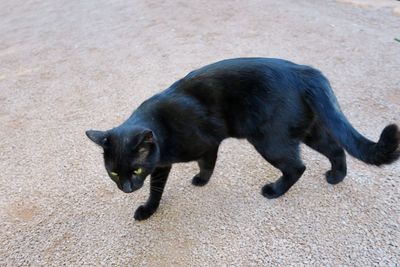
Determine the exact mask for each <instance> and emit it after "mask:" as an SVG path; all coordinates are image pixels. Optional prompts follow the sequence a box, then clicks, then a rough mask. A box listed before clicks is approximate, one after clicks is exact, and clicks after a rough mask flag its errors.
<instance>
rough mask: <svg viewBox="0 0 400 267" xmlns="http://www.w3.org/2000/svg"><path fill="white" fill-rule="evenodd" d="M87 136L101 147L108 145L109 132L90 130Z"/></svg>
mask: <svg viewBox="0 0 400 267" xmlns="http://www.w3.org/2000/svg"><path fill="white" fill-rule="evenodd" d="M86 135H87V137H89V139H90V140H92V141H93V142H94V143H96V144H98V145H99V146H102V147H105V145H106V143H107V137H108V134H107V132H102V131H95V130H89V131H86Z"/></svg>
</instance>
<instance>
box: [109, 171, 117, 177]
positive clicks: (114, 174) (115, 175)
mask: <svg viewBox="0 0 400 267" xmlns="http://www.w3.org/2000/svg"><path fill="white" fill-rule="evenodd" d="M110 174H111V176H113V177H117V176H118V173H116V172H110Z"/></svg>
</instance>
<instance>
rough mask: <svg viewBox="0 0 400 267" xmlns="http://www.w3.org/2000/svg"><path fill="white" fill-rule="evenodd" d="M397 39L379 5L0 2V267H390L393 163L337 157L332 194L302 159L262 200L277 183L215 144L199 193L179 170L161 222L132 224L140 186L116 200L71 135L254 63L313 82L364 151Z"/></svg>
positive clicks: (319, 160) (397, 234) (251, 158)
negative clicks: (304, 69) (302, 72)
mask: <svg viewBox="0 0 400 267" xmlns="http://www.w3.org/2000/svg"><path fill="white" fill-rule="evenodd" d="M283 3H284V4H283ZM399 30H400V19H399V17H397V16H395V15H394V14H393V7H390V8H389V7H388V8H385V7H374V8H369V7H368V6H367V7H365V8H360V7H358V6H354V5H348V4H345V3H337V2H335V1H322V0H321V1H316V0H302V1H299V0H296V1H294V0H293V1H292V0H288V1H273V0H250V1H229V2H228V1H226V2H223V1H206V0H202V1H200V0H199V1H190V2H189V1H176V2H174V3H173V4H172V1H158V0H147V1H118V0H116V1H103V0H98V1H92V0H85V1H52V0H47V1H46V0H45V1H36V0H30V1H21V0H16V1H5V0H3V1H0V125H1V131H0V140H1V142H0V170H1V172H0V242H1V243H0V244H1V245H0V266H27V265H32V266H40V265H45V266H60V265H62V264H64V265H70V266H82V265H85V266H89V265H106V266H228V265H229V266H263V265H264V266H268V265H269V266H287V265H293V266H294V265H295V266H299V265H314V266H321V265H325V266H338V265H356V266H371V265H381V266H398V265H399V263H400V248H399V246H400V208H399V200H400V191H399V188H400V187H399V180H400V178H399V173H400V164H399V163H396V164H394V165H391V166H387V167H383V168H375V167H370V166H366V165H364V164H362V163H360V162H358V161H356V160H354V159H350V158H349V160H348V165H349V173H348V176H347V179H345V181H344V182H343V183H341V184H339V185H337V186H331V185H329V184H327V183H326V182H325V180H324V178H323V173H324V172H325V171H326V170H327V169H328V168H329V164H328V161H327V160H326V159H325V158H324V157H322V156H321V155H319V154H317V153H316V152H313V151H311V150H310V149H308V148H306V147H304V148H303V158H304V161H305V163H306V165H307V167H308V169H307V170H306V172H305V174H304V175H303V177H302V179H301V180H300V181H299V182H298V183H297V184H296V185H295V186H294V187H293V188H292V189H291V190H290V191H289V192H288V193H287V194H286V195H285V196H284V197H282V198H279V199H277V200H267V199H265V198H263V197H262V196H261V194H260V193H259V192H260V188H261V186H262V185H263V184H264V183H266V182H268V181H274V180H275V179H276V178H277V177H278V175H279V173H278V171H277V170H275V169H274V168H273V167H271V166H270V165H269V164H267V163H266V162H265V161H264V160H263V159H261V157H260V156H259V155H258V154H257V153H256V152H255V150H254V149H253V148H252V147H251V146H250V145H249V144H247V143H246V142H245V141H238V140H234V139H229V140H226V141H225V142H224V143H223V145H222V148H221V150H220V153H219V160H218V163H217V167H216V171H215V174H214V176H213V178H212V180H211V182H210V183H209V185H207V186H206V187H204V188H195V187H193V186H192V185H191V184H190V178H191V177H192V176H193V175H194V174H195V173H196V171H197V167H196V164H194V163H188V164H178V165H176V166H174V168H173V171H172V173H171V176H170V180H169V182H168V184H167V188H166V193H165V195H164V198H163V200H162V204H161V207H160V209H159V211H158V212H157V213H156V214H155V215H154V216H153V217H151V218H150V219H149V220H147V221H143V222H135V221H134V220H133V211H134V210H135V209H136V207H137V206H138V205H140V204H141V203H142V202H144V201H145V200H146V198H147V194H148V185H146V187H145V188H143V189H142V190H140V191H139V192H135V193H133V194H129V195H128V194H123V193H122V192H120V191H119V190H118V189H117V188H116V187H115V186H114V184H113V183H112V182H111V180H110V179H109V178H107V176H106V173H105V171H104V168H103V166H102V157H101V150H100V149H99V148H98V147H96V146H95V145H94V144H93V143H91V142H90V141H89V140H88V139H87V138H86V136H85V135H84V131H85V130H86V129H89V128H99V129H108V128H110V127H112V126H116V125H118V124H119V123H121V122H122V121H123V120H124V119H125V118H127V116H129V114H130V113H131V112H132V110H133V109H134V108H135V107H137V106H138V105H139V104H140V103H141V102H142V101H144V100H145V99H146V98H148V97H150V96H151V95H153V94H154V93H156V92H158V91H160V90H162V89H163V88H166V87H167V86H168V85H170V84H171V83H172V82H174V81H175V80H176V79H178V78H180V77H182V76H183V75H185V74H186V73H187V72H189V71H190V70H192V69H193V68H197V67H200V66H202V65H204V64H207V63H210V62H213V61H216V60H220V59H224V58H231V57H239V56H266V57H280V58H286V59H290V60H293V61H295V62H299V63H307V64H311V65H313V66H315V67H318V68H320V69H321V70H322V71H323V72H324V73H326V75H327V76H328V77H329V78H330V80H331V81H332V84H333V87H334V89H335V92H336V94H337V96H338V98H339V101H340V103H341V105H342V108H343V110H344V111H345V113H346V114H347V116H348V118H349V119H350V121H351V122H352V123H353V125H354V126H355V127H356V128H357V129H359V130H360V131H361V132H362V133H364V134H365V135H366V136H368V137H369V138H371V139H373V140H377V138H378V136H379V134H380V131H381V130H382V128H383V127H384V126H385V125H386V124H388V123H390V122H397V123H400V79H399V77H400V76H399V67H400V43H399V42H396V41H394V38H395V37H400V31H399Z"/></svg>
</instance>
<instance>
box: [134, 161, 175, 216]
mask: <svg viewBox="0 0 400 267" xmlns="http://www.w3.org/2000/svg"><path fill="white" fill-rule="evenodd" d="M170 170H171V165H169V166H166V167H158V168H156V169H155V170H154V172H153V173H152V174H151V177H150V196H149V198H148V200H147V202H146V203H145V204H144V205H142V206H140V207H139V208H138V209H137V210H136V211H135V215H134V218H135V220H138V221H141V220H146V219H147V218H149V217H150V216H151V215H152V214H153V213H154V212H156V210H157V208H158V206H159V205H160V200H161V196H162V194H163V192H164V187H165V184H166V182H167V179H168V174H169V172H170Z"/></svg>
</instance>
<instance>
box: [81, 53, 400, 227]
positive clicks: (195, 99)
mask: <svg viewBox="0 0 400 267" xmlns="http://www.w3.org/2000/svg"><path fill="white" fill-rule="evenodd" d="M86 134H87V136H88V137H89V138H90V139H91V140H92V141H93V142H95V143H96V144H98V145H100V146H102V147H103V149H104V161H105V167H106V169H107V172H108V174H109V175H110V176H111V178H112V179H113V180H114V181H115V183H116V184H117V186H118V188H119V189H121V190H122V191H124V192H125V193H130V192H133V191H135V190H137V189H139V188H141V187H142V185H143V181H144V180H145V178H146V177H147V176H148V175H151V178H150V179H151V180H150V184H151V187H150V197H149V199H148V201H147V202H146V203H145V204H144V205H142V206H140V207H139V208H138V209H137V210H136V212H135V219H137V220H143V219H147V218H149V217H150V216H151V215H152V214H153V213H154V212H155V211H156V209H157V207H158V206H159V203H160V199H161V195H162V193H163V190H164V186H165V183H166V181H167V177H168V174H169V172H170V169H171V166H172V164H173V163H177V162H188V161H197V162H198V165H199V167H200V172H199V173H198V174H197V175H195V176H194V177H193V179H192V183H193V184H194V185H196V186H203V185H205V184H207V182H208V181H209V179H210V177H211V175H212V173H213V169H214V166H215V161H216V159H217V152H218V146H219V144H220V143H221V141H222V140H224V139H225V138H227V137H235V138H245V139H247V140H248V141H249V142H250V143H251V144H252V145H253V146H254V147H255V148H256V150H257V151H258V152H259V153H260V154H261V155H262V156H263V157H264V158H265V160H267V161H268V162H269V163H271V164H272V165H273V166H275V167H276V168H278V169H279V170H280V171H281V172H282V176H281V177H280V178H279V179H278V180H277V181H276V182H274V183H270V184H266V185H265V186H264V187H263V188H262V195H263V196H265V197H267V198H277V197H279V196H281V195H283V194H284V193H285V192H286V191H288V190H289V188H290V187H291V186H292V185H293V184H294V183H296V182H297V180H298V179H299V178H300V176H301V175H302V174H303V172H304V170H305V169H306V167H305V166H304V164H303V162H302V161H301V159H300V155H299V144H300V142H303V143H305V144H306V145H308V146H310V147H311V148H313V149H315V150H316V151H318V152H320V153H322V154H323V155H325V156H326V157H327V158H328V159H329V160H330V162H331V165H332V168H331V170H329V171H328V172H327V173H326V180H327V181H328V183H330V184H337V183H339V182H341V181H342V180H343V178H344V177H345V176H346V158H345V152H344V150H346V151H347V152H348V153H349V154H350V155H352V156H353V157H355V158H357V159H359V160H361V161H363V162H365V163H367V164H373V165H378V166H379V165H382V164H389V163H392V162H394V161H395V160H397V159H398V158H399V155H400V151H399V149H398V148H399V140H400V132H399V129H398V127H397V126H396V125H395V124H391V125H388V126H387V127H385V129H384V130H383V132H382V134H381V136H380V138H379V141H378V142H377V143H374V142H372V141H370V140H368V139H366V138H365V137H363V136H362V135H361V134H360V133H358V132H357V131H356V130H355V129H354V128H353V127H352V126H351V124H350V123H349V122H348V120H347V119H346V117H345V116H344V114H343V113H342V111H341V110H340V107H339V104H338V102H337V100H336V97H335V95H334V94H333V92H332V89H331V87H330V84H329V82H328V80H327V79H326V78H325V77H324V76H323V75H322V73H321V72H320V71H318V70H316V69H313V68H311V67H309V66H304V65H297V64H294V63H292V62H289V61H285V60H281V59H272V58H238V59H228V60H223V61H220V62H217V63H214V64H211V65H208V66H205V67H203V68H200V69H198V70H195V71H192V72H190V73H189V74H188V75H187V76H186V77H184V78H182V79H180V80H178V81H177V82H175V83H174V84H173V85H171V86H170V87H169V88H168V89H166V90H165V91H163V92H161V93H159V94H157V95H155V96H153V97H151V98H150V99H148V100H146V101H145V102H144V103H142V104H141V105H140V106H139V107H138V108H137V109H136V111H135V112H134V113H133V114H132V115H131V116H130V118H129V119H128V120H126V121H125V122H124V123H123V124H122V125H120V126H118V127H116V128H113V129H111V130H108V131H94V130H90V131H87V132H86Z"/></svg>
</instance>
